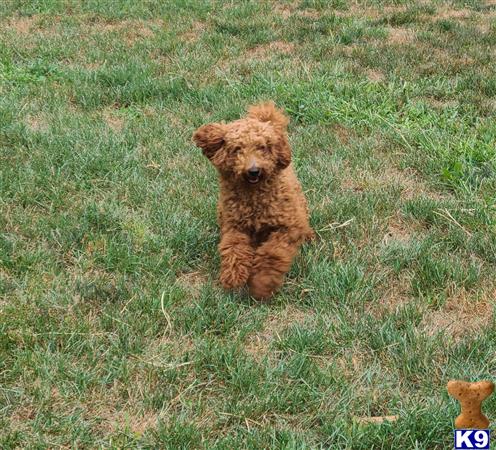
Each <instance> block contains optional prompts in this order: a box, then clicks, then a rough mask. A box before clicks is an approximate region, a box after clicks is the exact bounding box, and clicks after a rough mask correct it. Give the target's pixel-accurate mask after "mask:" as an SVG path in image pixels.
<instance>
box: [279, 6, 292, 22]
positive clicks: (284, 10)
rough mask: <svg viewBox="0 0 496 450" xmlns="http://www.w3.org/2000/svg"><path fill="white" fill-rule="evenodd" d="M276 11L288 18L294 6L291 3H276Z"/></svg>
mask: <svg viewBox="0 0 496 450" xmlns="http://www.w3.org/2000/svg"><path fill="white" fill-rule="evenodd" d="M274 11H275V12H276V13H277V14H279V15H280V16H281V17H282V18H283V19H288V18H289V17H290V16H291V14H293V11H294V8H293V7H291V6H290V5H276V6H275V8H274Z"/></svg>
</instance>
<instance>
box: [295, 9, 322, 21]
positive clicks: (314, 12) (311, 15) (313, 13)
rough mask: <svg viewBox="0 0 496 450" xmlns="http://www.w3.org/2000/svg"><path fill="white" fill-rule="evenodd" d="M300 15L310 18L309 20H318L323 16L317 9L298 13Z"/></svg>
mask: <svg viewBox="0 0 496 450" xmlns="http://www.w3.org/2000/svg"><path fill="white" fill-rule="evenodd" d="M298 15H299V16H301V17H308V18H309V19H318V18H319V17H320V16H321V13H320V12H319V11H317V10H316V9H304V10H302V11H298Z"/></svg>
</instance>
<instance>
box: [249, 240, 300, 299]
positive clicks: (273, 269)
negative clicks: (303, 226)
mask: <svg viewBox="0 0 496 450" xmlns="http://www.w3.org/2000/svg"><path fill="white" fill-rule="evenodd" d="M302 240H303V236H302V235H300V233H298V232H288V231H287V230H285V231H282V230H281V231H276V232H273V233H272V234H271V235H270V237H269V239H268V240H267V241H265V242H264V243H263V244H262V245H261V246H260V247H258V248H257V250H256V252H255V260H254V262H253V267H252V272H251V276H250V279H249V280H248V284H249V287H250V294H251V295H252V296H253V297H255V298H257V299H267V298H269V297H270V296H271V295H272V294H274V293H275V292H276V291H277V290H278V289H279V288H280V286H281V285H282V283H283V281H284V275H285V274H286V272H288V271H289V269H290V267H291V263H292V261H293V258H294V257H295V255H296V253H297V252H298V248H299V246H300V244H301V242H302Z"/></svg>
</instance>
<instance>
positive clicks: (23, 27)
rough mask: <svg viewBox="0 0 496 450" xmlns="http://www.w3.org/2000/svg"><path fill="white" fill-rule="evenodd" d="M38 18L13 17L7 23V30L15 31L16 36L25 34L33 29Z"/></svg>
mask: <svg viewBox="0 0 496 450" xmlns="http://www.w3.org/2000/svg"><path fill="white" fill-rule="evenodd" d="M38 19H39V17H38V16H36V15H34V16H26V17H14V18H12V19H10V20H9V21H8V22H7V28H8V29H11V30H13V31H15V32H16V33H18V34H27V33H29V32H30V31H31V30H32V28H34V27H35V26H36V24H37V22H38Z"/></svg>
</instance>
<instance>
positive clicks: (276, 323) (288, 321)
mask: <svg viewBox="0 0 496 450" xmlns="http://www.w3.org/2000/svg"><path fill="white" fill-rule="evenodd" d="M309 317H311V314H310V313H308V312H306V311H302V310H300V309H297V308H295V307H294V306H288V307H286V309H284V310H283V311H278V312H276V313H274V314H272V315H270V316H269V317H268V318H267V319H266V321H265V323H264V325H263V328H262V329H261V330H260V331H257V332H256V333H252V334H251V335H249V336H248V338H247V342H246V346H245V350H246V352H247V353H248V354H250V355H252V356H253V357H254V358H255V359H257V360H260V359H262V358H263V357H264V356H266V355H267V353H268V352H269V348H270V345H271V343H272V342H274V341H275V340H279V339H280V333H281V332H282V331H283V330H284V329H286V328H287V327H289V326H291V325H292V324H295V323H303V322H304V321H305V320H306V319H308V318H309Z"/></svg>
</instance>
